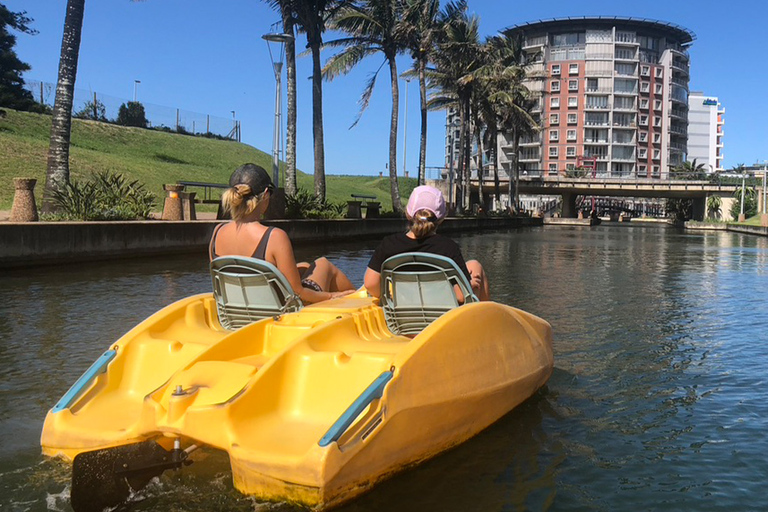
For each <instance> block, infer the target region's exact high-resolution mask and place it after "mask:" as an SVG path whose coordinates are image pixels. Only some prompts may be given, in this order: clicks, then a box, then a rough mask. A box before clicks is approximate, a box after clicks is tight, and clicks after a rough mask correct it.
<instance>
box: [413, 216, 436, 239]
mask: <svg viewBox="0 0 768 512" xmlns="http://www.w3.org/2000/svg"><path fill="white" fill-rule="evenodd" d="M409 221H410V223H409V228H410V230H411V233H413V235H414V236H415V237H416V238H424V237H425V236H429V235H431V234H433V233H434V232H435V231H437V224H438V221H437V217H435V214H434V213H432V212H431V211H429V210H418V211H417V212H416V213H415V214H414V215H413V217H412V218H410V219H409Z"/></svg>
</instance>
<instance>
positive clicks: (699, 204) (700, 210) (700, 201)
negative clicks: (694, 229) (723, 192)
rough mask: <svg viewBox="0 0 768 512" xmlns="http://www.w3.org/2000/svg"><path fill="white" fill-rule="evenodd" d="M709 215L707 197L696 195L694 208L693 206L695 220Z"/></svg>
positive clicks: (692, 212) (692, 214) (700, 219)
mask: <svg viewBox="0 0 768 512" xmlns="http://www.w3.org/2000/svg"><path fill="white" fill-rule="evenodd" d="M706 215H707V198H706V197H694V198H693V208H691V217H692V218H693V220H698V221H702V220H704V217H706Z"/></svg>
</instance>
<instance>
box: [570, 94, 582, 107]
mask: <svg viewBox="0 0 768 512" xmlns="http://www.w3.org/2000/svg"><path fill="white" fill-rule="evenodd" d="M578 106H579V98H577V97H576V96H568V108H576V107H578Z"/></svg>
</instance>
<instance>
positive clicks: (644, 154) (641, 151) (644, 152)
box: [637, 148, 648, 159]
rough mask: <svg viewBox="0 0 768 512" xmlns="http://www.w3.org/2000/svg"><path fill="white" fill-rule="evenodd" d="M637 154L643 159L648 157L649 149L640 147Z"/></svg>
mask: <svg viewBox="0 0 768 512" xmlns="http://www.w3.org/2000/svg"><path fill="white" fill-rule="evenodd" d="M637 156H638V157H639V158H642V159H646V158H648V150H647V149H645V148H640V149H638V150H637Z"/></svg>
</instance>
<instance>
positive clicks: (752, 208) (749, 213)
mask: <svg viewBox="0 0 768 512" xmlns="http://www.w3.org/2000/svg"><path fill="white" fill-rule="evenodd" d="M733 197H734V198H735V199H736V200H735V201H734V202H733V204H732V205H731V211H730V212H729V213H730V214H731V217H732V218H734V219H738V218H739V214H740V213H741V188H739V189H738V190H736V192H734V193H733ZM755 215H757V190H755V189H754V188H752V187H747V188H745V189H744V216H745V217H746V218H747V219H748V218H750V217H754V216H755Z"/></svg>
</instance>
